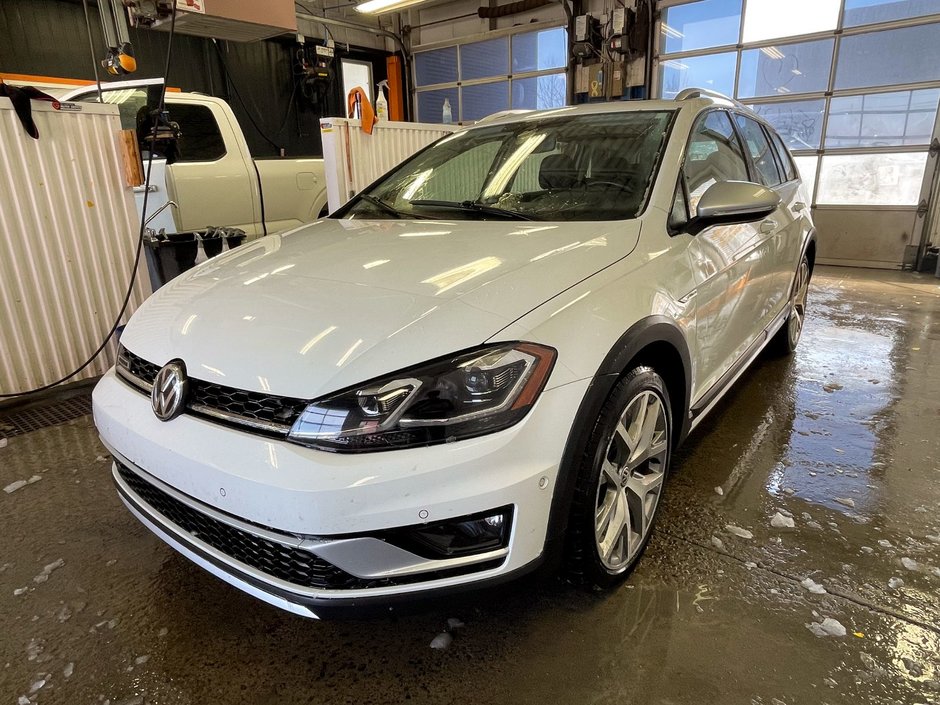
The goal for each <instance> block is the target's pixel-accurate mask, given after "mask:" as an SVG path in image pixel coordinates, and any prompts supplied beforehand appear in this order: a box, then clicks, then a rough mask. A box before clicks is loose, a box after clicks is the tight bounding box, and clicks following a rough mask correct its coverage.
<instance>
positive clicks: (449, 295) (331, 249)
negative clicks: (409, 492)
mask: <svg viewBox="0 0 940 705" xmlns="http://www.w3.org/2000/svg"><path fill="white" fill-rule="evenodd" d="M639 231H640V225H639V222H638V221H627V222H623V221H619V222H593V223H583V222H582V223H545V222H510V223H506V222H492V221H485V222H483V221H426V220H424V221H411V220H409V221H405V220H381V221H359V220H323V221H318V222H316V223H312V224H309V225H306V226H303V227H301V228H298V229H296V230H293V231H290V232H287V233H284V234H280V235H271V236H268V237H265V238H261V239H258V240H255V241H254V242H252V243H250V244H247V245H243V246H242V247H239V248H237V249H235V250H232V251H231V252H229V253H226V254H224V255H221V256H219V257H216V258H214V259H212V260H209V261H208V262H205V263H204V264H202V265H200V266H198V267H196V268H194V269H192V270H190V271H189V272H187V273H185V274H183V275H181V276H180V277H177V278H176V279H175V280H173V281H172V282H170V283H169V284H168V285H166V286H164V287H162V288H161V289H160V290H159V291H157V292H156V293H155V294H154V295H153V296H151V297H150V298H149V299H148V300H147V301H145V302H144V304H143V305H142V306H141V307H140V309H139V310H138V311H137V313H136V314H134V316H133V318H132V319H131V321H130V323H129V324H128V326H127V328H126V330H125V331H124V333H123V336H122V339H121V341H122V343H123V344H124V345H126V346H127V348H128V349H129V350H130V351H131V352H133V353H134V354H136V355H139V356H141V357H143V358H145V359H146V360H148V361H150V362H153V363H156V364H160V365H162V364H165V363H166V362H168V361H169V360H172V359H177V358H179V359H182V360H183V361H184V362H185V363H186V366H187V370H188V373H189V375H190V376H191V377H194V378H196V379H203V380H207V381H212V382H216V383H219V384H224V385H226V386H230V387H237V388H240V389H247V390H252V391H259V392H270V393H272V394H279V395H289V396H296V397H302V398H314V397H317V396H320V395H322V394H326V393H328V392H331V391H335V390H337V389H341V388H343V387H347V386H350V385H353V384H358V383H359V382H362V381H365V380H368V379H371V378H373V377H377V376H379V375H383V374H386V373H389V372H394V371H396V370H398V369H401V368H404V367H408V366H410V365H414V364H418V363H421V362H423V361H425V360H429V359H432V358H435V357H439V356H442V355H447V354H449V353H451V352H455V351H458V350H462V349H465V348H469V347H473V346H475V345H479V344H481V343H483V342H485V341H486V340H487V339H489V338H491V337H492V336H494V335H495V334H496V333H498V332H499V331H500V330H502V329H503V328H505V327H506V326H507V325H509V324H510V323H512V322H513V321H514V320H516V319H517V318H519V317H520V316H522V315H524V314H525V313H527V312H529V311H531V310H532V309H533V308H535V307H537V306H538V305H540V304H542V303H544V302H545V301H547V300H548V299H550V298H552V297H553V296H555V295H557V294H559V293H561V292H562V291H564V290H565V289H567V288H568V287H570V286H573V285H574V284H576V283H577V282H579V281H581V280H583V279H585V278H586V277H589V276H591V275H592V274H594V273H596V272H598V271H599V270H601V269H603V268H604V267H607V266H609V265H610V264H612V263H614V262H616V261H617V260H619V259H621V258H623V257H625V256H626V255H628V254H629V253H630V252H631V251H632V250H633V248H634V247H635V246H636V243H637V240H638V237H639Z"/></svg>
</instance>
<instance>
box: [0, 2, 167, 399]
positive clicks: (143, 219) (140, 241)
mask: <svg viewBox="0 0 940 705" xmlns="http://www.w3.org/2000/svg"><path fill="white" fill-rule="evenodd" d="M86 11H87V8H86ZM86 17H87V15H86ZM90 26H91V25H90V24H89V41H90V37H91V30H90ZM174 34H176V3H174V4H173V15H172V17H171V19H170V33H169V36H168V38H167V46H166V62H165V64H164V67H163V86H162V87H161V88H160V102H159V105H158V108H157V111H156V112H157V114H156V115H155V116H154V120H153V132H152V133H151V145H150V153H149V154H148V156H147V174H146V176H145V177H144V203H143V208H142V210H141V214H140V230H139V231H138V233H137V249H136V251H135V253H134V263H133V266H132V267H131V273H130V281H129V282H128V284H127V291H125V293H124V301H123V303H122V304H121V310H120V311H118V314H117V316H115V318H114V323H113V324H112V325H111V329H110V330H109V331H108V334H107V335H106V336H105V337H104V340H102V341H101V345H99V346H98V348H97V349H96V350H95V351H94V352H93V353H92V354H91V356H89V358H88V359H87V360H85V362H83V363H82V364H81V366H79V367H77V368H75V369H74V370H72V371H71V372H69V373H68V374H67V375H65V376H64V377H61V378H59V379H57V380H56V381H55V382H50V383H49V384H44V385H42V386H41V387H36V388H35V389H30V390H27V391H25V392H14V393H11V394H0V399H12V398H14V397H23V396H28V395H30V394H36V393H38V392H43V391H45V390H47V389H52V388H53V387H55V386H57V385H59V384H62V383H63V382H65V381H68V380H70V379H71V378H72V377H74V376H75V375H77V374H78V373H79V372H81V371H82V370H84V369H85V368H86V367H88V366H89V365H90V364H91V363H92V362H94V360H95V358H96V357H98V355H100V354H101V351H102V350H104V349H105V347H106V346H107V344H108V342H109V341H110V340H111V337H112V336H113V335H114V333H115V331H116V330H117V329H118V327H119V326H120V325H121V319H122V318H123V317H124V312H125V311H127V305H128V304H129V303H130V300H131V296H132V294H133V291H134V284H135V282H136V281H137V270H138V268H139V266H140V255H141V252H142V251H143V246H144V230H145V229H146V227H147V197H148V196H149V194H150V172H151V168H152V167H153V147H154V145H155V144H156V137H157V129H158V127H159V124H160V119H159V118H160V116H162V115H163V113H164V112H165V110H166V102H165V99H166V84H167V80H168V78H169V73H170V57H171V56H172V55H173V36H174ZM91 51H92V57H94V45H93V44H92V46H91ZM96 74H97V70H96ZM98 90H99V91H100V90H101V88H100V84H99V88H98ZM99 96H100V92H99ZM99 100H100V98H99Z"/></svg>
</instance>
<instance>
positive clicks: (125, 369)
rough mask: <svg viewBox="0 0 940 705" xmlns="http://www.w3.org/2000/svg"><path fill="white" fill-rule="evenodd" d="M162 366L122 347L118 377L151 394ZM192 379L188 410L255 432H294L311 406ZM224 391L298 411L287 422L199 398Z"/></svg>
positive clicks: (276, 433) (117, 370)
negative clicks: (295, 423)
mask: <svg viewBox="0 0 940 705" xmlns="http://www.w3.org/2000/svg"><path fill="white" fill-rule="evenodd" d="M159 369H160V368H159V366H158V365H155V364H154V363H151V362H148V361H146V360H144V359H143V358H141V357H138V356H137V355H135V354H134V353H132V352H130V351H129V350H128V349H127V348H125V347H123V346H121V348H120V350H119V353H118V359H117V364H116V365H115V372H116V374H117V376H118V377H120V378H121V379H122V380H124V381H125V382H127V383H128V384H130V385H131V386H132V387H134V388H135V389H137V390H138V391H139V392H142V393H144V394H147V395H149V394H150V393H151V391H152V389H153V377H154V376H155V375H156V373H157V372H158V371H159ZM190 379H191V382H192V384H193V391H192V392H191V393H190V398H189V400H188V401H187V403H186V413H190V414H192V415H194V416H201V417H205V418H208V419H210V420H214V421H219V422H221V423H224V424H228V425H230V426H236V427H243V428H246V429H250V430H252V431H258V432H261V433H264V434H267V435H273V436H280V437H286V436H287V435H288V434H289V433H290V430H291V427H292V426H293V425H294V421H296V419H297V418H299V417H300V415H301V413H302V412H303V407H305V406H306V405H307V402H306V401H305V400H302V399H296V398H293V397H280V396H276V395H274V394H268V393H261V392H250V391H246V390H241V389H236V388H234V387H225V386H223V385H220V384H216V383H214V382H207V381H205V380H199V379H195V378H190ZM220 392H221V394H224V395H233V396H235V395H237V396H239V397H244V398H246V399H248V403H253V404H257V405H259V406H261V405H263V403H268V404H270V403H272V400H273V403H279V404H282V405H283V406H284V407H285V408H290V407H293V408H294V412H293V413H292V414H291V415H290V417H289V418H288V420H287V421H285V422H283V423H281V422H278V421H272V420H269V419H263V418H256V417H254V416H249V415H246V414H239V413H236V412H233V411H229V410H227V409H223V408H219V407H216V406H212V405H210V404H205V403H201V402H200V401H199V397H200V395H202V396H205V397H208V398H210V399H216V398H218V397H219V396H221V394H220ZM194 397H195V398H194ZM252 397H256V399H254V400H252V399H251V398H252ZM268 408H270V407H268Z"/></svg>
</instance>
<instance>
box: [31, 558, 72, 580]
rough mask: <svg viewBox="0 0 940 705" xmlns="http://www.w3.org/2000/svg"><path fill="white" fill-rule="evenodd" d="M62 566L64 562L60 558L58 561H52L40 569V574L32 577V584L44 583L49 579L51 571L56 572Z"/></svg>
mask: <svg viewBox="0 0 940 705" xmlns="http://www.w3.org/2000/svg"><path fill="white" fill-rule="evenodd" d="M64 565H65V560H63V559H62V558H59V559H58V560H54V561H52V563H48V564H47V565H46V566H45V567H44V568H43V569H42V572H41V573H40V574H39V575H37V576H35V577H33V582H34V583H44V582H46V581H47V580H48V579H49V576H50V575H52V571H54V570H58V569H59V568H61V567H62V566H64Z"/></svg>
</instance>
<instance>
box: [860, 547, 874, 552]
mask: <svg viewBox="0 0 940 705" xmlns="http://www.w3.org/2000/svg"><path fill="white" fill-rule="evenodd" d="M874 552H875V549H873V548H872V547H871V546H862V553H874Z"/></svg>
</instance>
